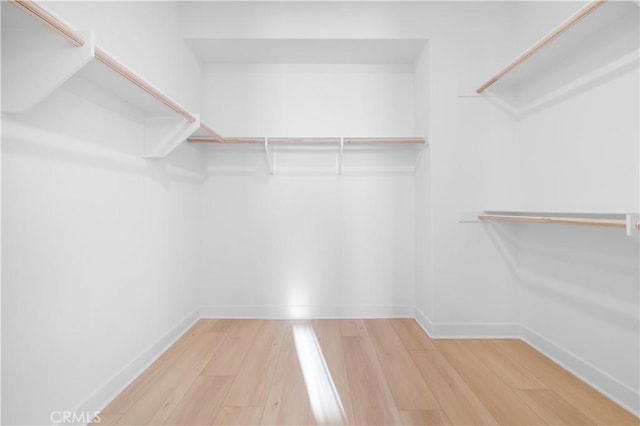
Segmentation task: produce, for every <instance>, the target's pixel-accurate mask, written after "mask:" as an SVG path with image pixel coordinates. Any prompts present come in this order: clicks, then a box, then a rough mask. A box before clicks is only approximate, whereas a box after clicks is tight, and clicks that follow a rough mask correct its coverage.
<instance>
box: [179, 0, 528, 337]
mask: <svg viewBox="0 0 640 426" xmlns="http://www.w3.org/2000/svg"><path fill="white" fill-rule="evenodd" d="M513 7H514V6H513V5H512V4H509V3H483V4H473V3H455V4H445V3H422V4H419V3H399V4H388V3H315V2H314V3H271V4H268V3H250V2H236V3H234V2H225V3H204V2H201V3H189V4H187V5H185V8H184V10H183V14H182V20H183V28H184V33H185V34H186V36H187V37H191V38H199V37H202V38H207V37H211V38H222V39H224V38H233V39H243V38H269V39H280V38H285V39H286V38H290V39H297V40H299V39H305V38H319V39H322V38H331V39H342V38H345V39H349V38H373V39H379V38H391V39H393V38H409V39H429V62H430V73H431V74H430V77H429V86H430V87H431V92H430V94H431V99H430V108H431V117H430V120H429V121H428V122H429V123H430V125H429V130H428V131H429V135H430V143H431V146H430V148H429V150H430V153H429V155H430V165H429V167H430V175H431V196H430V197H431V205H432V206H433V207H432V209H433V210H432V212H431V214H432V222H431V228H430V229H431V231H432V235H431V242H430V245H431V247H432V250H433V253H434V256H433V259H432V267H431V269H430V271H426V270H425V271H418V272H420V274H421V276H424V274H427V275H433V283H434V284H433V285H434V286H435V289H434V293H435V296H434V300H437V303H436V304H435V306H434V312H433V316H432V317H430V318H429V319H430V320H431V321H433V322H438V323H441V322H442V323H459V322H465V323H481V324H485V323H491V324H493V323H505V324H506V328H509V327H510V326H511V324H512V323H514V322H516V321H517V317H518V314H517V307H516V306H515V305H514V304H512V303H510V301H511V300H514V299H516V298H517V288H516V287H515V286H514V285H513V282H514V278H513V276H512V273H511V271H510V269H509V266H508V264H507V263H506V262H505V261H504V260H503V258H502V256H501V254H500V250H498V249H497V248H495V247H494V246H493V245H492V244H491V239H490V237H489V236H488V235H487V234H486V233H485V232H484V231H483V229H482V228H481V227H479V226H467V225H461V224H459V223H458V214H459V212H460V211H466V210H480V209H482V208H483V205H484V204H485V199H486V198H487V197H488V195H487V191H486V187H485V179H484V176H485V172H486V170H487V169H489V168H490V167H492V166H496V167H498V168H500V167H503V165H502V164H501V162H500V161H499V160H497V159H495V158H494V157H492V156H491V153H492V150H491V148H490V147H492V146H493V145H494V144H496V143H498V142H503V141H504V138H506V137H509V136H510V133H509V132H495V131H493V129H494V128H495V127H499V126H501V125H507V124H508V123H510V121H511V118H510V117H504V115H503V114H502V113H501V111H500V110H499V109H498V108H497V107H494V106H493V105H490V104H486V103H482V102H478V101H479V100H478V99H473V100H461V98H458V94H459V88H460V87H461V86H462V87H464V86H470V85H473V84H476V83H478V81H479V80H481V79H482V78H483V77H484V75H485V73H483V70H484V69H486V74H488V73H489V72H491V71H493V69H494V67H497V65H496V63H498V60H500V59H503V58H504V57H503V56H502V55H503V53H502V51H504V50H505V49H504V48H505V46H509V45H510V44H511V43H512V41H511V40H509V39H505V38H504V36H503V35H504V31H505V25H506V24H505V23H508V22H511V19H507V18H509V17H510V16H511V14H512V12H513ZM480 17H481V18H480ZM488 46H491V47H488ZM507 53H509V52H507ZM471 71H473V72H471ZM260 78H272V77H260ZM294 84H295V80H294ZM285 90H286V89H285ZM221 93H223V94H224V93H225V92H224V91H223V92H221ZM217 94H218V93H214V92H209V91H207V92H206V93H205V96H206V98H207V99H209V100H208V101H207V102H209V103H215V102H217V101H216V100H215V96H216V95H217ZM258 96H260V94H259V93H258ZM276 98H277V96H276ZM226 100H227V101H228V100H229V99H228V98H227V99H226ZM220 104H221V105H223V104H224V102H220ZM234 105H236V101H232V103H231V108H230V110H233V109H234V108H235V106H234ZM322 107H323V108H324V107H325V106H322ZM408 107H409V108H413V102H412V101H409V103H408ZM249 110H250V111H255V112H258V111H256V110H252V108H251V106H250V107H249ZM209 111H212V112H213V110H212V109H210V108H205V109H204V116H205V118H206V119H208V118H207V117H208V114H209ZM385 111H386V112H387V114H388V115H390V116H391V117H392V119H393V120H394V121H395V117H396V116H395V115H394V112H393V111H392V110H390V109H385ZM215 112H216V113H217V114H218V115H223V116H227V115H231V114H233V120H232V123H239V125H240V126H244V125H247V126H248V128H244V129H243V128H241V127H234V128H233V129H232V130H236V129H237V130H238V131H240V130H244V131H245V133H246V132H247V130H252V127H251V126H252V124H253V123H254V121H255V120H259V119H260V118H259V116H258V117H256V116H255V115H253V114H251V115H247V114H243V113H238V112H237V111H236V112H233V113H232V112H231V111H226V112H225V111H222V108H221V107H219V109H216V110H215ZM278 112H279V111H273V112H270V114H271V115H272V116H276V115H277V114H276V113H278ZM286 112H287V113H288V112H289V110H287V111H286ZM407 113H408V114H410V115H409V116H408V117H407V119H411V118H412V117H414V111H411V110H409V111H407ZM225 114H227V115H225ZM297 114H300V113H296V114H294V115H293V117H297ZM350 114H352V113H351V112H350ZM402 114H403V115H404V113H402ZM281 117H283V118H284V119H287V118H288V117H289V116H288V115H286V116H285V115H284V114H283V115H281ZM347 117H350V115H347ZM210 120H212V121H213V120H216V116H215V115H211V119H210ZM416 120H418V119H414V123H413V126H414V131H418V132H420V134H423V133H422V132H423V131H424V123H422V122H420V123H419V122H418V121H416ZM225 121H228V120H225ZM384 123H387V121H384ZM280 124H282V123H279V125H280ZM289 124H290V125H291V126H294V127H293V128H294V129H295V130H302V129H298V128H295V122H294V123H289ZM230 125H234V126H235V124H230ZM322 125H325V124H324V123H323V124H322ZM322 125H321V124H316V123H314V127H313V131H314V132H315V131H316V129H319V130H318V133H319V132H320V130H321V129H322V128H321V127H320V126H322ZM329 125H331V123H329ZM403 127H404V125H403ZM258 129H259V130H264V127H263V128H258ZM258 129H257V130H258ZM367 132H368V133H369V132H373V131H372V130H368V131H367ZM287 133H290V132H287ZM322 134H327V130H325V131H323V132H322ZM369 134H370V133H369ZM496 139H497V141H496ZM487 147H489V148H488V149H487ZM424 158H428V157H423V159H424ZM427 161H429V160H427ZM469 176H472V178H471V179H470V178H468V177H469ZM212 179H213V178H212ZM420 185H422V186H423V187H424V182H421V183H420ZM423 204H424V203H423ZM422 281H423V278H421V284H424V285H427V284H426V283H424V282H422ZM397 285H401V284H397ZM424 290H425V289H423V288H420V289H418V291H419V292H420V293H421V294H424V293H425V291H424ZM421 297H422V296H421Z"/></svg>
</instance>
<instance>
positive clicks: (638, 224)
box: [625, 214, 640, 237]
mask: <svg viewBox="0 0 640 426" xmlns="http://www.w3.org/2000/svg"><path fill="white" fill-rule="evenodd" d="M625 221H626V222H627V226H625V229H626V231H627V237H631V236H632V235H633V233H634V231H640V214H628V215H626V216H625Z"/></svg>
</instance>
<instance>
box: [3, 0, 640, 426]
mask: <svg viewBox="0 0 640 426" xmlns="http://www.w3.org/2000/svg"><path fill="white" fill-rule="evenodd" d="M1 14H2V92H1V93H2V154H1V155H2V157H1V158H2V422H3V423H4V424H50V423H52V422H55V420H52V417H51V415H52V414H51V413H56V412H73V413H76V414H78V413H79V414H82V413H99V412H100V410H102V409H103V408H104V407H105V406H106V404H108V403H109V402H110V401H111V400H113V398H114V397H115V396H116V395H117V394H118V393H120V392H121V391H122V390H123V389H124V388H125V387H126V386H127V385H128V384H129V383H131V382H132V381H133V380H134V379H135V378H136V377H137V376H138V375H139V374H140V373H141V372H142V371H144V370H145V368H147V367H148V366H149V365H150V364H151V363H152V362H153V361H154V360H155V359H156V358H157V357H158V356H160V355H161V354H162V353H163V352H164V351H165V350H166V349H167V348H168V347H169V346H170V345H171V344H172V343H173V342H174V341H176V339H178V338H179V337H180V336H181V335H183V334H184V333H185V332H186V331H187V330H188V329H189V328H190V327H191V326H192V325H193V324H194V323H195V322H196V321H198V320H199V319H220V318H242V319H288V320H293V319H319V318H340V319H347V318H349V319H353V318H413V319H415V320H416V322H417V323H418V324H419V325H420V326H421V328H422V329H423V330H424V332H425V333H427V334H428V336H430V338H431V339H434V340H436V339H468V338H473V339H502V338H511V339H521V340H523V341H524V342H526V343H527V344H529V345H531V346H532V347H534V348H535V349H536V350H538V351H540V352H541V353H543V354H544V355H545V356H547V357H548V358H550V359H552V360H553V361H554V362H557V363H558V364H560V365H561V366H562V367H563V368H565V369H567V370H568V371H570V372H571V373H572V374H574V375H576V376H577V377H578V378H580V379H581V380H583V381H585V382H586V383H588V384H589V385H590V386H591V387H593V388H594V389H596V390H597V391H598V392H600V393H602V394H603V395H605V396H606V397H607V398H609V399H611V400H612V401H613V402H615V404H617V405H619V406H621V407H623V408H624V410H626V411H628V412H630V413H633V414H634V415H636V416H637V415H638V414H639V413H640V405H639V402H638V401H639V389H640V369H639V365H640V362H639V360H640V315H639V309H640V302H639V300H640V289H639V288H640V286H639V284H640V246H639V235H640V232H639V231H640V149H639V144H638V141H639V140H640V130H639V127H640V121H639V120H640V118H639V117H640V97H639V92H640V87H639V81H640V78H639V77H640V74H639V68H638V60H639V48H640V42H639V40H640V32H639V27H640V7H638V4H637V2H634V1H608V2H607V1H592V2H533V1H530V2H527V1H523V2H484V1H483V2H437V1H436V2H420V1H416V2H391V1H389V2H350V1H345V2H323V1H311V2H306V1H304V2H303V1H300V2H297V1H293V2H270V1H266V2H261V1H258V2H250V1H246V2H245V1H240V2H234V1H226V2H225V1H202V2H195V1H194V2H191V1H180V2H178V1H175V2H169V1H168V2H159V1H158V2H156V1H151V2H129V1H123V2H84V1H80V2H57V1H47V2H42V3H36V2H32V1H26V0H21V1H17V0H16V1H9V2H2V4H1ZM83 419H84V418H83ZM84 420H86V421H84ZM84 420H83V421H84V423H87V422H88V421H90V420H91V418H88V419H84ZM636 420H637V419H636ZM81 422H82V421H81ZM61 423H64V421H61Z"/></svg>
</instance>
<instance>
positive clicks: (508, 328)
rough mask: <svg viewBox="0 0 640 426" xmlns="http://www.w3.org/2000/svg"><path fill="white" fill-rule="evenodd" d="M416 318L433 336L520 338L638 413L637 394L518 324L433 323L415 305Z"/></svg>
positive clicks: (621, 404)
mask: <svg viewBox="0 0 640 426" xmlns="http://www.w3.org/2000/svg"><path fill="white" fill-rule="evenodd" d="M415 319H416V322H417V323H418V324H419V325H420V326H421V327H422V329H423V330H424V331H425V332H426V333H427V334H428V335H429V337H431V338H434V339H452V338H455V339H465V338H478V339H487V338H491V339H498V338H516V339H522V340H524V341H525V342H527V343H528V344H529V345H531V346H533V347H534V348H535V349H537V350H538V351H539V352H541V353H542V354H543V355H544V356H546V357H548V358H550V359H552V360H553V361H554V362H556V363H557V364H559V365H560V366H562V367H563V368H564V369H566V370H568V371H570V372H571V373H573V374H574V375H575V376H576V377H578V378H579V379H580V380H582V381H584V382H586V383H587V384H589V385H590V386H591V387H593V388H594V389H597V390H598V391H599V392H601V393H602V394H604V395H606V396H607V397H609V398H610V399H611V400H612V401H614V402H616V403H617V404H619V405H620V406H622V407H623V408H625V409H626V410H628V411H629V412H631V413H633V414H634V415H636V416H640V394H639V393H638V392H637V391H635V390H633V389H631V388H629V387H628V386H626V385H625V384H623V383H620V382H619V381H618V380H616V379H615V378H613V377H611V376H610V375H608V374H607V373H605V372H603V371H601V370H600V369H598V368H597V367H595V366H593V365H591V364H590V363H588V362H586V361H584V360H583V359H582V358H580V357H578V356H576V355H574V354H573V353H571V352H569V351H567V350H566V349H564V348H563V347H562V346H560V345H558V344H557V343H554V342H552V341H550V340H548V339H547V338H545V337H543V336H541V335H540V334H538V333H536V332H535V331H533V330H530V329H529V328H527V327H525V326H523V325H520V324H509V323H505V324H439V323H434V322H433V321H431V319H429V317H427V315H425V313H424V312H422V311H421V310H420V309H418V308H416V309H415Z"/></svg>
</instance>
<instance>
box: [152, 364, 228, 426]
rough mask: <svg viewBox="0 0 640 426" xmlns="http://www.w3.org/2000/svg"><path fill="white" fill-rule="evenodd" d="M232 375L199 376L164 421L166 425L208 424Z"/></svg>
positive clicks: (224, 394)
mask: <svg viewBox="0 0 640 426" xmlns="http://www.w3.org/2000/svg"><path fill="white" fill-rule="evenodd" d="M232 381H233V377H226V376H223V377H208V376H199V377H198V378H197V379H196V380H195V382H193V385H192V386H191V388H189V390H188V391H187V394H186V395H185V396H184V398H182V400H181V401H180V402H179V403H178V405H177V407H176V409H175V410H173V413H171V415H170V416H169V418H168V419H167V420H166V421H165V424H167V425H210V424H211V422H213V419H214V418H215V416H216V414H217V413H218V410H219V409H220V406H221V405H222V401H223V400H224V398H225V396H227V391H228V390H229V387H230V386H231V382H232Z"/></svg>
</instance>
